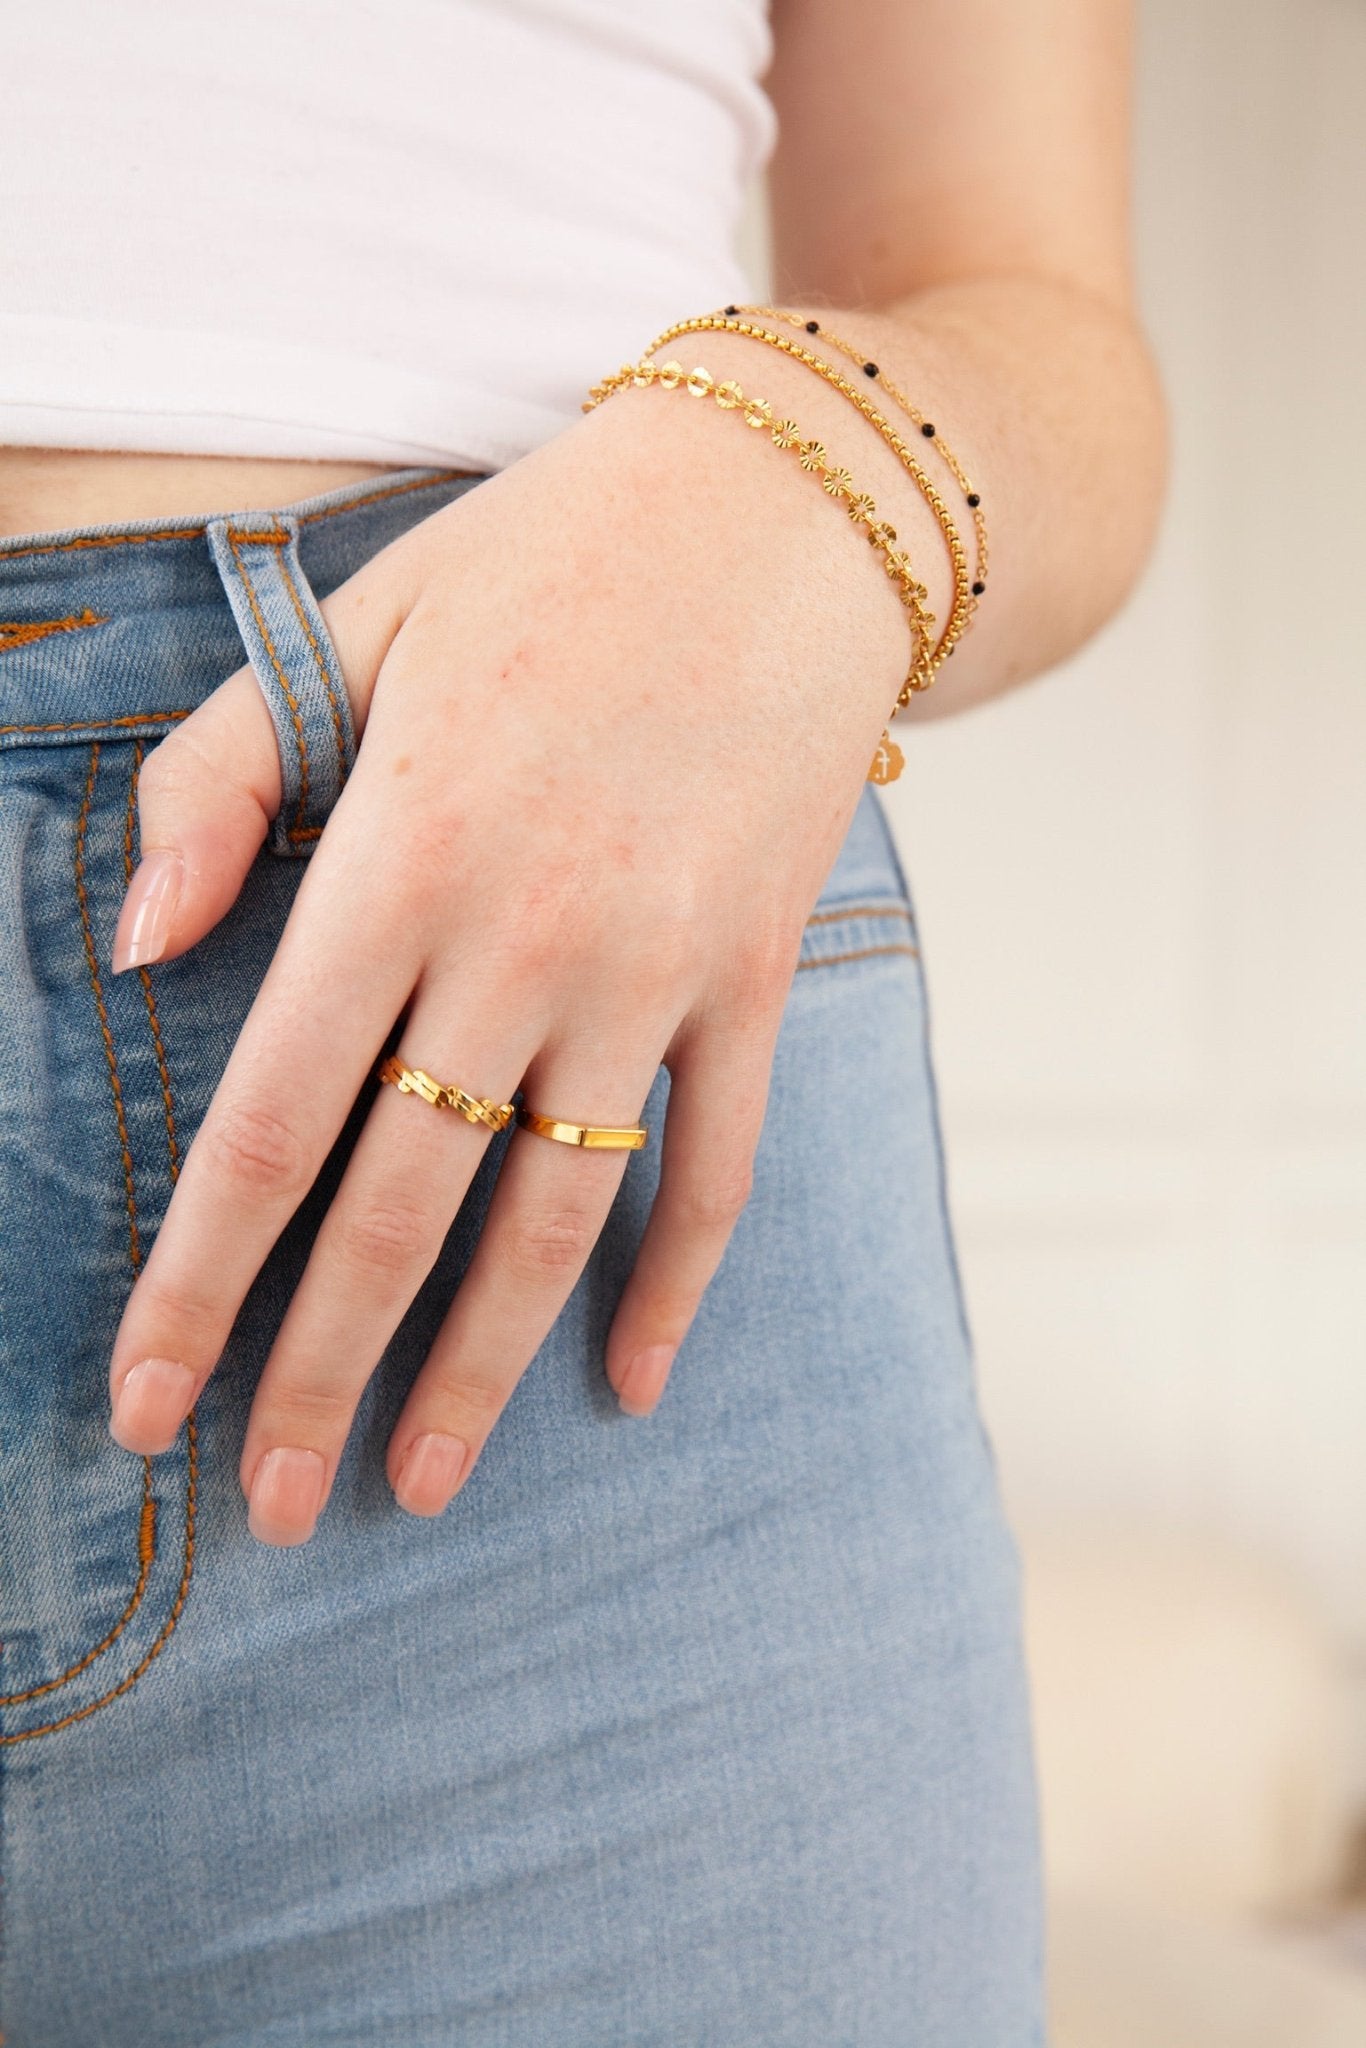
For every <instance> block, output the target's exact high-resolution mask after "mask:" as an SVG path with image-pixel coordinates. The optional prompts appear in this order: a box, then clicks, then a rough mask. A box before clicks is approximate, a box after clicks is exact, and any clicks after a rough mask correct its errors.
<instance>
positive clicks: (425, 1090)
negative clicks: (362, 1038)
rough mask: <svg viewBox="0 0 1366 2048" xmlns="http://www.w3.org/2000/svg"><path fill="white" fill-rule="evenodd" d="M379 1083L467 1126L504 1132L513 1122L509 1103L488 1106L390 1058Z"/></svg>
mask: <svg viewBox="0 0 1366 2048" xmlns="http://www.w3.org/2000/svg"><path fill="white" fill-rule="evenodd" d="M378 1079H379V1080H381V1081H392V1082H393V1084H394V1086H395V1088H397V1089H398V1091H399V1094H400V1095H420V1096H421V1097H422V1100H423V1101H424V1102H430V1103H431V1105H432V1107H433V1108H434V1109H453V1110H454V1111H455V1113H456V1115H457V1116H463V1117H464V1119H465V1121H466V1123H468V1124H484V1125H486V1126H487V1128H488V1129H489V1130H491V1131H505V1130H506V1129H507V1127H508V1125H509V1124H510V1123H511V1122H512V1118H513V1113H514V1112H513V1107H512V1104H511V1103H510V1102H502V1103H499V1102H490V1100H489V1099H488V1097H487V1096H484V1095H467V1094H466V1093H465V1091H464V1089H463V1088H456V1087H453V1086H450V1085H448V1084H446V1083H444V1082H441V1081H434V1080H433V1079H432V1077H431V1075H430V1074H424V1073H423V1071H422V1069H421V1067H405V1066H404V1064H403V1062H402V1060H400V1059H397V1058H395V1057H392V1056H391V1057H390V1058H389V1059H387V1060H385V1061H384V1062H383V1063H382V1065H381V1066H380V1067H379V1069H378Z"/></svg>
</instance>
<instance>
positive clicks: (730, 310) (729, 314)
mask: <svg viewBox="0 0 1366 2048" xmlns="http://www.w3.org/2000/svg"><path fill="white" fill-rule="evenodd" d="M739 310H740V308H739V307H738V306H727V308H726V318H727V319H728V320H733V319H734V318H735V316H736V314H737V313H738V312H739Z"/></svg>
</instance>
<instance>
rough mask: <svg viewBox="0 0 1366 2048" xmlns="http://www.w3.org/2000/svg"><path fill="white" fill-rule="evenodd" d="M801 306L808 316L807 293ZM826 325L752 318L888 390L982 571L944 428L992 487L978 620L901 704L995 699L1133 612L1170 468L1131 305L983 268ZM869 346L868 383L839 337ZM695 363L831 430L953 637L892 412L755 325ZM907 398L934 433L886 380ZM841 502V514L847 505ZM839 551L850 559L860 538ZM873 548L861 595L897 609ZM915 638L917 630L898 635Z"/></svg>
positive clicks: (941, 578) (948, 593) (962, 457)
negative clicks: (887, 433) (871, 417)
mask: <svg viewBox="0 0 1366 2048" xmlns="http://www.w3.org/2000/svg"><path fill="white" fill-rule="evenodd" d="M793 310H797V309H796V308H795V307H793ZM800 310H802V311H809V312H810V313H811V314H812V316H813V317H815V318H818V320H819V323H820V328H821V330H822V331H821V332H818V333H817V334H815V335H812V334H810V333H808V332H805V331H802V330H800V329H798V330H796V331H794V330H793V329H792V328H790V327H785V326H781V325H775V323H774V322H773V321H772V320H768V321H764V320H762V319H760V318H758V317H757V316H749V317H751V324H753V325H756V326H763V327H767V328H768V329H769V330H770V331H773V332H776V333H778V334H780V335H781V336H783V337H784V338H785V339H787V340H789V341H793V342H795V343H796V344H797V345H798V346H799V347H801V348H804V349H807V350H809V351H810V352H812V353H813V354H817V355H819V356H820V357H821V358H822V360H823V361H825V362H827V363H829V364H830V365H831V366H832V367H833V368H834V369H835V370H836V371H837V372H838V373H839V374H840V375H841V376H842V377H843V378H845V380H846V381H847V382H848V383H850V384H852V385H853V386H854V387H855V388H856V389H857V390H858V391H859V392H860V395H861V396H863V397H864V398H865V399H867V400H869V401H871V402H872V403H873V404H874V405H875V406H877V408H878V409H879V410H880V411H881V412H882V413H883V415H884V416H885V417H886V418H887V419H888V420H889V422H890V423H891V424H892V425H893V426H894V427H895V428H896V429H897V431H898V432H899V433H900V434H901V435H902V436H903V438H904V439H905V440H906V442H907V443H908V444H909V445H910V447H911V449H912V451H913V453H914V455H915V457H916V459H917V460H918V462H919V463H920V466H921V467H922V469H923V470H924V472H925V473H926V475H927V476H928V477H929V478H930V479H931V481H932V482H933V483H934V485H935V487H936V489H937V490H938V491H939V492H940V493H941V495H942V498H943V501H944V505H945V507H946V508H947V510H948V512H949V514H950V515H951V517H952V519H953V521H954V523H955V525H956V526H957V527H958V529H959V531H960V533H961V536H962V540H963V544H964V547H965V549H966V552H967V558H968V562H969V564H970V573H971V574H972V575H973V577H974V578H975V577H976V575H977V572H978V566H979V565H978V563H977V560H976V548H975V542H974V534H973V527H972V515H971V511H970V509H969V507H968V506H967V504H966V502H965V499H964V496H963V492H962V490H961V488H960V486H959V485H958V484H957V483H956V481H955V480H954V478H953V477H952V475H951V473H950V471H949V469H948V468H947V467H946V465H945V463H944V461H943V459H942V456H941V454H940V452H939V448H938V446H937V445H936V444H937V442H938V441H939V440H940V439H942V440H943V441H944V442H945V443H947V444H948V445H949V446H951V447H952V449H953V450H954V452H955V454H956V455H957V456H958V458H959V461H960V463H961V464H962V466H963V468H964V470H965V472H966V473H967V475H968V476H969V478H970V480H971V482H972V484H973V486H974V488H975V490H976V491H977V492H978V493H980V495H981V499H982V511H983V514H984V517H985V522H986V527H987V531H988V536H989V541H990V560H989V568H988V573H987V576H986V582H987V589H986V590H985V592H984V593H983V596H982V598H981V601H980V603H979V605H978V607H977V611H976V615H975V619H974V622H973V625H972V630H971V631H970V633H969V634H968V635H967V636H966V637H965V638H964V639H963V641H962V642H961V643H960V644H959V646H958V648H957V651H956V652H955V654H954V656H953V659H952V661H951V662H949V663H946V664H945V665H944V666H943V668H942V669H941V670H940V673H939V680H938V683H937V685H936V687H935V688H934V689H932V690H929V691H925V692H921V693H919V694H917V695H916V697H915V698H914V699H913V700H912V703H911V705H910V707H909V710H908V712H907V713H905V714H903V716H910V717H913V718H921V717H934V716H941V715H943V714H945V713H950V712H953V711H957V710H962V709H964V708H966V707H967V706H968V705H970V704H974V703H979V702H981V701H982V700H983V699H984V698H987V697H990V696H994V695H996V694H997V693H999V692H1000V691H1002V690H1005V689H1008V688H1009V687H1010V686H1011V685H1012V684H1015V683H1018V682H1021V681H1023V680H1025V679H1026V678H1028V677H1030V676H1033V675H1036V674H1038V673H1039V672H1040V671H1041V670H1043V669H1046V668H1049V667H1051V666H1052V665H1053V664H1055V663H1056V662H1058V661H1060V660H1062V659H1063V658H1064V657H1065V656H1066V655H1068V654H1070V653H1072V652H1073V651H1074V649H1076V648H1077V647H1079V646H1080V645H1081V644H1082V643H1083V642H1084V641H1085V640H1086V639H1087V638H1088V637H1089V636H1090V635H1091V634H1092V633H1093V632H1095V631H1096V629H1097V628H1098V627H1099V626H1100V625H1102V624H1103V623H1104V621H1105V620H1106V619H1107V618H1108V617H1109V616H1110V615H1111V614H1112V613H1113V612H1114V611H1115V610H1116V609H1117V607H1118V606H1119V604H1120V603H1121V602H1122V600H1123V598H1124V597H1125V595H1126V594H1127V592H1128V590H1129V589H1130V587H1131V585H1132V584H1133V581H1134V579H1135V577H1136V576H1137V574H1138V572H1139V570H1140V568H1141V567H1142V564H1143V561H1144V558H1145V556H1146V553H1147V551H1148V548H1149V545H1150V542H1151V538H1152V533H1153V528H1154V524H1155V520H1156V515H1157V511H1158V507H1159V504H1160V500H1161V495H1162V487H1163V480H1164V475H1165V415H1164V409H1163V402H1162V396H1161V390H1160V387H1159V384H1158V380H1157V377H1156V374H1155V371H1154V368H1153V364H1152V359H1151V356H1150V354H1149V351H1148V348H1147V344H1146V341H1145V338H1144V336H1143V333H1142V331H1141V329H1140V327H1139V326H1138V324H1137V322H1136V320H1135V319H1134V318H1133V317H1132V316H1131V315H1130V314H1129V313H1128V312H1127V311H1125V310H1124V309H1123V308H1122V307H1120V306H1118V305H1115V304H1112V303H1109V302H1107V301H1105V300H1103V299H1101V298H1099V297H1095V296H1089V295H1087V294H1086V293H1084V292H1083V291H1081V290H1080V289H1079V288H1077V287H1076V286H1075V285H1072V284H1069V283H1063V282H1053V281H1051V280H1049V279H1046V278H1037V277H1033V276H1027V275H1021V276H1003V277H993V278H983V279H971V280H967V281H963V282H955V283H952V284H944V285H937V286H935V287H933V288H931V289H928V290H923V291H918V292H915V293H913V294H910V295H908V296H906V297H904V298H901V299H899V300H897V301H896V302H895V303H893V304H891V305H888V306H887V307H885V308H882V309H878V310H872V309H869V308H866V307H865V308H859V309H852V310H845V309H839V308H833V307H824V306H820V305H812V306H810V307H807V306H805V305H803V306H802V307H801V308H800ZM826 333H829V334H831V335H836V336H839V337H840V338H841V339H843V340H846V341H849V342H852V343H854V344H856V345H857V347H858V348H859V349H860V350H861V351H866V354H867V357H868V359H869V360H870V361H873V362H875V363H876V365H877V367H878V375H877V376H876V377H869V376H868V375H866V374H865V373H863V372H862V371H861V370H860V369H859V367H858V366H857V365H855V364H854V363H851V362H850V360H849V359H848V358H847V357H846V356H845V355H843V354H841V353H839V352H838V351H837V350H836V349H834V348H833V347H832V346H831V345H830V344H828V343H827V342H826V340H825V334H826ZM670 355H673V356H676V357H677V359H678V360H679V361H680V362H682V363H683V364H684V365H685V367H688V368H691V366H692V365H693V364H694V363H701V364H704V365H705V366H706V367H707V368H709V369H711V370H712V371H713V372H714V374H716V375H717V376H727V375H728V376H733V377H735V378H736V379H737V380H738V381H739V382H740V383H741V385H742V387H743V388H744V390H745V391H746V392H747V393H754V394H758V395H762V396H764V397H767V398H768V399H770V401H771V402H772V403H773V405H774V407H775V410H776V412H777V414H778V416H779V417H781V416H783V415H784V414H790V416H791V417H792V418H793V419H794V420H795V421H796V422H797V424H798V425H799V427H800V428H801V429H802V431H803V433H804V434H807V435H809V436H811V437H812V438H818V439H820V440H821V441H822V442H823V444H824V445H825V446H826V447H827V449H828V450H829V453H830V455H831V457H832V459H835V460H838V461H839V462H841V463H842V464H844V465H845V466H846V467H848V468H849V470H850V471H851V472H852V474H853V478H854V482H855V485H856V486H857V487H858V488H860V489H867V490H869V491H871V492H872V494H873V495H874V497H875V498H876V500H877V504H878V509H879V513H880V514H881V515H882V516H883V517H886V518H889V519H890V520H891V521H892V523H893V524H894V525H895V526H896V529H897V532H898V536H899V544H900V545H902V546H903V547H904V548H905V549H906V551H907V552H908V553H909V555H910V557H911V561H912V563H913V566H914V568H915V571H916V574H917V575H918V576H919V578H920V580H921V581H922V582H923V583H924V584H925V585H926V587H927V589H928V591H929V598H930V605H931V608H932V610H933V611H934V613H935V616H936V620H937V626H936V634H937V633H939V632H942V630H943V624H944V622H945V621H946V620H947V618H948V616H949V611H950V608H951V604H952V598H953V581H952V567H951V561H950V556H949V552H948V548H947V546H946V543H945V538H944V534H943V531H942V527H941V525H940V524H939V522H938V521H937V519H936V517H935V515H934V513H933V512H932V510H931V508H930V506H929V504H928V503H927V502H926V500H925V498H924V497H923V495H922V494H921V492H920V491H919V489H918V488H917V485H916V483H915V481H914V480H913V478H912V477H911V476H910V475H909V474H908V473H907V471H906V469H905V468H904V466H903V465H902V464H901V462H900V461H899V460H898V458H897V457H896V456H895V454H894V453H893V452H892V450H891V449H890V448H889V447H888V445H887V444H886V442H885V441H884V440H883V439H882V437H881V435H880V434H879V432H878V430H877V429H876V427H875V426H873V425H871V424H869V423H868V422H867V421H866V420H861V419H860V418H859V417H858V415H857V413H856V411H855V409H854V408H853V406H852V405H851V404H850V403H849V402H848V400H847V398H846V397H845V396H844V395H843V394H842V393H841V392H839V391H838V390H836V389H834V388H832V387H831V386H830V385H828V384H826V383H825V382H823V381H822V379H821V378H820V377H819V375H818V374H817V373H816V372H815V371H814V370H813V369H812V368H811V367H810V366H808V365H806V364H803V363H802V362H800V361H799V360H795V359H793V358H792V357H790V356H787V355H784V354H783V353H781V352H779V351H777V350H774V349H771V348H769V347H767V346H765V345H764V344H763V343H762V342H759V341H756V340H755V339H753V338H751V337H747V336H741V335H736V334H729V333H720V332H701V333H689V334H684V335H680V336H679V337H677V339H676V340H674V341H672V342H670V343H669V344H667V345H666V347H665V348H663V349H662V350H660V351H658V353H657V356H656V360H664V359H665V358H666V357H668V356H670ZM885 378H890V380H891V382H892V383H893V384H895V385H896V386H898V387H899V388H900V389H901V390H902V391H904V392H905V394H906V396H907V397H908V398H910V399H911V400H912V402H913V403H914V404H915V405H916V406H917V408H918V409H919V410H920V412H921V413H923V415H924V417H925V418H926V419H927V420H930V421H932V422H933V423H934V424H935V426H936V436H935V439H934V440H933V441H931V440H928V439H925V438H923V437H922V436H921V435H920V434H919V432H918V431H917V429H916V428H915V427H914V426H913V425H912V424H911V423H910V422H909V421H908V420H907V418H906V416H905V414H904V413H903V412H902V411H901V410H900V408H899V407H898V406H897V405H896V403H895V402H894V401H893V400H892V399H891V398H890V396H889V395H888V393H887V391H886V389H885V381H884V379H885ZM772 483H773V494H772V499H771V504H772V510H773V516H775V517H780V516H790V514H791V509H792V491H793V490H794V488H796V487H797V485H796V480H795V479H788V478H786V477H784V476H782V475H780V474H779V473H778V467H777V465H775V466H774V472H773V478H772ZM832 509H833V508H832ZM831 537H832V546H839V547H842V548H843V549H844V550H845V552H846V555H847V553H848V545H847V542H845V541H843V540H842V539H840V540H837V539H836V530H835V528H834V527H833V525H832V528H831ZM879 566H880V564H879V559H878V557H877V556H875V555H873V554H872V553H871V552H870V553H869V556H868V562H867V568H866V572H865V573H864V576H863V577H862V578H856V577H855V576H852V575H850V574H849V571H848V568H847V567H846V584H845V587H846V589H847V590H848V591H849V594H850V597H851V599H852V598H853V597H854V592H855V590H856V589H858V588H860V587H866V590H867V602H868V604H869V605H870V606H876V607H881V608H882V609H883V612H884V615H885V616H886V618H887V619H888V621H889V624H888V632H889V634H890V633H891V632H893V631H894V630H895V628H894V627H893V626H892V624H891V623H890V622H891V621H892V620H894V619H895V617H896V606H895V602H894V597H893V593H892V590H891V588H890V586H888V587H887V588H886V590H885V591H883V590H881V589H879V579H878V576H877V573H876V572H877V570H878V568H879ZM898 644H899V643H898Z"/></svg>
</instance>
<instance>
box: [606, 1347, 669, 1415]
mask: <svg viewBox="0 0 1366 2048" xmlns="http://www.w3.org/2000/svg"><path fill="white" fill-rule="evenodd" d="M677 1355H678V1346H677V1345H676V1344H652V1345H651V1346H650V1348H649V1349H648V1350H647V1351H637V1353H636V1355H635V1357H634V1358H633V1359H632V1360H631V1363H630V1364H629V1365H628V1366H627V1368H626V1370H625V1372H624V1373H623V1374H622V1376H621V1385H620V1386H619V1387H618V1388H617V1399H618V1401H619V1402H620V1403H621V1406H622V1409H623V1411H624V1413H626V1414H627V1415H649V1414H650V1413H651V1411H652V1410H653V1409H654V1408H655V1407H656V1406H657V1405H658V1402H659V1397H660V1395H661V1394H662V1393H663V1392H664V1382H665V1380H666V1379H667V1378H668V1377H669V1367H670V1366H671V1365H672V1364H673V1362H674V1359H675V1358H676V1357H677Z"/></svg>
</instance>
